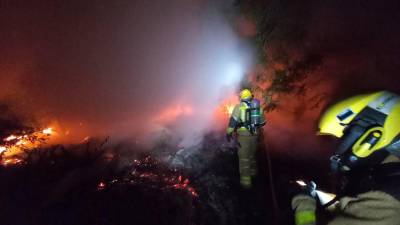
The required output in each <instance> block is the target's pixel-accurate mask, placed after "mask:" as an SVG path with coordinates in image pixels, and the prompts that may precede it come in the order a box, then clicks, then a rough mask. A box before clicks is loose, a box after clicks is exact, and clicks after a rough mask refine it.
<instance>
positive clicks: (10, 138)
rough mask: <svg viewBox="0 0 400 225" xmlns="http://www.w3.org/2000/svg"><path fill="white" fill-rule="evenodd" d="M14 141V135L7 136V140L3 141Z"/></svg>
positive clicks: (15, 137)
mask: <svg viewBox="0 0 400 225" xmlns="http://www.w3.org/2000/svg"><path fill="white" fill-rule="evenodd" d="M15 139H17V136H15V135H10V136H8V137H7V138H5V139H4V141H12V140H15Z"/></svg>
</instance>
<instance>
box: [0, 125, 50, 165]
mask: <svg viewBox="0 0 400 225" xmlns="http://www.w3.org/2000/svg"><path fill="white" fill-rule="evenodd" d="M53 134H54V131H53V129H52V128H51V127H49V128H46V129H44V130H40V131H35V132H32V133H30V134H24V135H16V134H12V135H10V136H8V137H6V138H4V139H3V142H4V143H3V144H2V145H0V164H2V165H4V166H8V165H15V164H20V163H22V162H23V160H22V158H23V156H24V155H23V154H24V153H25V152H26V151H30V150H34V149H36V148H38V147H40V146H41V145H42V144H44V143H45V142H46V141H48V140H49V138H50V137H51V136H52V135H53Z"/></svg>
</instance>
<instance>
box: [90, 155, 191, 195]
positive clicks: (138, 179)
mask: <svg viewBox="0 0 400 225" xmlns="http://www.w3.org/2000/svg"><path fill="white" fill-rule="evenodd" d="M132 166H133V168H132V171H131V172H130V173H129V175H128V176H124V177H120V178H118V179H113V180H112V181H110V182H100V183H99V184H98V186H97V190H103V189H104V188H105V187H107V186H109V187H110V188H112V187H113V186H114V185H117V186H118V185H120V184H124V185H138V186H146V187H152V188H158V189H159V190H171V189H172V190H179V191H184V192H187V193H189V194H190V195H191V196H192V197H198V196H199V195H198V194H197V192H196V190H195V189H194V188H193V187H192V186H191V185H190V181H189V179H187V178H184V177H183V176H182V175H178V174H176V171H173V170H163V169H162V170H159V169H160V166H162V165H160V164H159V162H157V161H156V160H154V159H152V158H151V157H149V156H148V157H145V158H143V159H141V160H139V159H135V160H133V163H132ZM161 168H162V167H161ZM155 169H157V170H155ZM164 169H165V168H164ZM161 171H163V172H161ZM166 171H168V172H166Z"/></svg>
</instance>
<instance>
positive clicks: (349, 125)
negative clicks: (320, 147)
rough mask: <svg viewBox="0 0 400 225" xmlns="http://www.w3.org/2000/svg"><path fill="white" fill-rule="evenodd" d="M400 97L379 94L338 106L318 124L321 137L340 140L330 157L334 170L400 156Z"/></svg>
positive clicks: (328, 111) (343, 169)
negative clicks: (389, 155)
mask: <svg viewBox="0 0 400 225" xmlns="http://www.w3.org/2000/svg"><path fill="white" fill-rule="evenodd" d="M399 124H400V97H399V96H397V95H396V94H393V93H390V92H387V91H380V92H376V93H372V94H366V95H358V96H354V97H351V98H349V99H346V100H343V101H341V102H338V103H336V104H335V105H333V106H331V107H330V108H328V110H326V112H325V113H324V114H323V115H322V117H321V119H320V122H319V134H320V135H332V136H335V137H337V138H340V144H339V146H338V148H337V150H336V152H335V154H334V155H333V156H332V157H331V165H332V168H333V169H334V170H337V169H340V171H349V170H352V169H354V168H360V167H363V166H371V165H375V164H379V163H381V162H382V161H383V159H384V158H386V156H387V155H388V154H394V155H396V156H400V135H399V134H400V126H399Z"/></svg>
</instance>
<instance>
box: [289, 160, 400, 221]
mask: <svg viewBox="0 0 400 225" xmlns="http://www.w3.org/2000/svg"><path fill="white" fill-rule="evenodd" d="M346 179H347V180H349V182H348V183H347V184H346V185H345V188H344V189H343V190H342V193H340V194H339V196H341V197H340V198H339V201H338V203H337V204H336V205H335V207H334V209H333V211H332V215H333V219H332V220H331V221H330V222H328V223H327V224H328V225H399V224H400V189H399V187H400V163H388V164H382V165H380V166H378V167H376V168H373V169H370V170H368V171H363V172H353V173H352V174H349V175H348V176H347V178H346ZM292 207H293V209H294V210H295V220H296V225H314V224H319V223H317V221H318V220H317V218H316V216H315V210H316V201H315V199H313V198H312V197H311V196H307V195H298V196H296V197H295V198H293V200H292Z"/></svg>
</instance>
